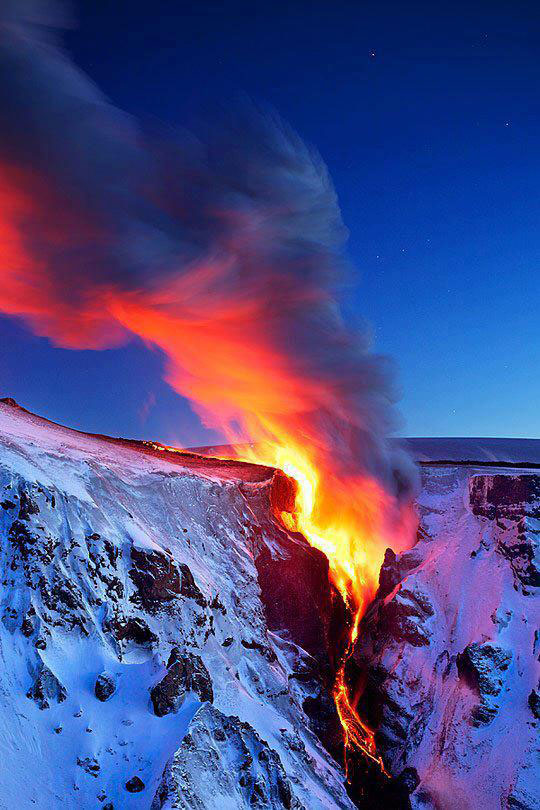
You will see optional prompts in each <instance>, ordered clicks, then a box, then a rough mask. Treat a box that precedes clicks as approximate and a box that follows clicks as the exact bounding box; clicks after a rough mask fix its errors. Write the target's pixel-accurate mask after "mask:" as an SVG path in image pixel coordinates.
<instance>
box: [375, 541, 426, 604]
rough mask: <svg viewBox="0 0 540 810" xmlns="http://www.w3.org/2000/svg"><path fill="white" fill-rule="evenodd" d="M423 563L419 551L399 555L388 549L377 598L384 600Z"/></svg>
mask: <svg viewBox="0 0 540 810" xmlns="http://www.w3.org/2000/svg"><path fill="white" fill-rule="evenodd" d="M421 561H422V558H421V556H420V555H419V553H418V551H417V550H415V549H411V551H406V552H404V553H403V554H400V555H397V554H395V552H393V551H392V549H391V548H387V549H386V552H385V555H384V560H383V564H382V566H381V570H380V573H379V590H378V592H377V596H378V597H379V598H381V599H384V597H385V596H388V595H389V594H390V593H392V591H393V590H394V588H395V587H396V586H397V585H399V583H400V582H401V581H402V580H403V579H404V577H405V576H406V575H407V574H408V573H409V571H413V570H414V569H415V568H417V567H418V565H420V563H421Z"/></svg>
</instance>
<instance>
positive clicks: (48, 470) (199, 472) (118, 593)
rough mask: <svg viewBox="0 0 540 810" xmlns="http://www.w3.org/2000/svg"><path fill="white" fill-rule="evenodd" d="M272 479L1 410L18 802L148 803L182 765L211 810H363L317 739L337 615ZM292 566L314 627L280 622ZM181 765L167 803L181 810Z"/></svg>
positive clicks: (10, 754)
mask: <svg viewBox="0 0 540 810" xmlns="http://www.w3.org/2000/svg"><path fill="white" fill-rule="evenodd" d="M273 475H274V473H273V471H272V470H270V469H268V468H260V467H255V466H253V465H242V464H240V463H237V462H221V461H216V460H206V459H203V458H200V457H197V456H194V455H193V454H186V455H184V454H182V453H172V452H171V453H170V452H168V451H167V450H166V449H165V448H160V447H159V446H154V445H147V444H143V443H136V442H123V441H117V440H108V439H106V438H104V437H92V436H87V435H84V434H80V433H76V432H74V431H69V430H66V429H64V428H60V427H58V426H55V425H52V424H51V423H48V422H46V421H45V420H41V419H39V418H37V417H34V416H32V415H31V414H28V413H27V412H25V411H23V410H22V409H18V408H13V407H12V406H10V405H5V404H0V503H1V504H2V506H1V508H0V536H1V538H2V539H3V542H2V543H0V555H1V560H0V563H1V569H0V570H1V571H2V577H1V579H0V594H1V597H0V599H1V609H0V618H1V621H0V648H1V650H2V667H1V668H0V724H2V729H3V734H4V738H5V739H8V740H9V741H10V742H9V744H8V745H6V746H5V747H4V749H3V761H2V768H1V769H0V796H1V797H2V802H3V803H4V804H5V805H6V806H10V807H11V806H19V807H34V808H36V810H40V808H41V809H42V810H45V809H46V808H49V807H56V806H62V807H66V808H67V810H70V809H71V810H75V808H77V810H94V808H96V807H97V806H100V807H103V808H116V810H118V808H127V807H128V806H131V805H132V804H133V806H135V804H137V806H138V807H150V805H151V804H152V802H153V800H154V797H156V801H160V799H159V795H160V791H161V787H160V785H161V784H162V776H163V772H164V769H165V766H166V764H167V762H171V760H172V761H173V762H174V761H175V758H176V762H177V763H186V767H189V768H192V769H193V770H192V771H191V776H192V778H193V780H194V782H193V784H192V786H191V787H192V789H193V790H194V794H193V795H194V796H196V799H197V801H199V802H200V806H202V807H204V808H205V810H221V808H222V807H223V806H225V805H224V804H223V803H222V799H223V800H226V803H225V804H226V806H228V807H238V808H244V807H246V808H247V807H250V808H251V807H253V806H257V803H259V806H268V807H276V808H277V807H291V808H298V810H299V808H300V807H302V806H303V807H306V808H308V807H309V810H323V808H327V807H336V808H342V809H343V810H351V808H352V807H353V805H352V803H351V801H350V800H349V798H348V796H347V793H346V790H345V784H344V773H343V770H342V768H341V766H340V762H338V761H336V760H335V759H333V758H332V757H331V756H330V754H329V753H328V752H327V751H326V750H325V748H324V745H323V743H322V742H321V740H324V742H325V744H327V745H328V740H329V728H330V727H331V726H332V724H334V728H335V721H336V718H335V716H332V717H330V715H331V714H332V709H333V703H332V701H331V696H330V693H329V688H330V684H331V679H332V672H333V669H332V667H333V664H332V660H333V656H334V646H333V630H332V622H333V621H334V619H333V616H334V615H336V613H337V612H338V611H339V610H340V609H341V610H343V604H342V603H341V606H340V602H339V600H338V599H337V598H336V596H335V593H334V591H333V589H332V588H331V586H330V584H329V581H328V568H327V563H326V560H325V559H324V557H323V556H322V555H321V554H319V553H318V552H312V550H311V549H310V548H309V547H308V546H307V544H306V543H305V541H304V540H303V539H302V538H299V537H294V536H291V535H288V534H287V533H286V532H284V531H283V530H282V529H281V528H280V527H279V526H278V524H277V523H276V522H275V519H274V509H279V506H280V504H281V503H284V504H286V503H287V497H288V496H287V493H288V492H289V490H290V482H289V479H287V478H286V477H283V479H282V481H281V483H280V482H279V479H276V480H274V478H273ZM276 481H277V484H276ZM288 482H289V483H288ZM259 557H260V559H261V561H262V560H264V572H262V573H261V578H260V581H259V571H258V569H257V566H256V564H255V560H256V559H258V558H259ZM286 570H287V571H288V573H287V576H288V577H289V580H290V582H291V584H292V574H293V571H294V580H295V581H294V589H295V590H294V599H293V598H292V597H291V599H289V602H288V605H289V608H291V607H293V606H294V609H295V610H297V611H303V612H302V614H301V615H302V621H301V622H298V621H296V617H295V621H291V622H290V623H288V622H287V615H286V613H284V614H282V615H281V618H282V619H283V621H271V618H270V617H271V616H272V615H274V616H275V615H276V611H275V610H274V614H272V613H271V610H269V608H268V606H269V605H271V604H272V601H273V602H274V604H276V603H277V601H278V599H283V598H284V593H283V590H282V586H283V583H282V579H281V577H282V575H283V574H284V572H285V571H286ZM261 571H262V569H261ZM261 583H262V584H261ZM274 589H275V591H276V595H273V590H274ZM291 590H292V587H291ZM295 600H296V601H295ZM304 600H305V603H306V604H303V601H304ZM288 624H290V627H289V626H288ZM295 640H296V641H295ZM302 643H305V644H306V645H308V646H310V650H311V653H312V654H311V655H310V654H308V652H306V651H305V650H303V649H302V647H301V644H302ZM301 662H302V663H301ZM308 672H309V675H308ZM303 678H304V679H303ZM42 710H43V711H42ZM205 718H206V719H205ZM208 718H214V720H212V722H211V724H210V726H211V728H212V729H213V730H212V735H211V740H212V743H211V746H210V748H203V747H199V748H197V745H199V746H203V745H204V746H206V745H207V743H208V739H207V738H206V736H205V735H206V732H205V731H204V729H203V727H204V726H205V723H207V720H208ZM216 718H218V719H216ZM197 729H200V732H198V731H197ZM214 731H215V735H216V736H215V739H214V736H213V733H214ZM338 732H339V728H338ZM339 733H340V732H339ZM220 734H223V735H224V738H225V739H224V740H221V741H220V740H219V737H220ZM317 734H319V735H320V736H317ZM190 740H191V742H190ZM194 740H195V741H198V743H197V744H195V743H194ZM36 751H39V752H42V753H41V754H40V756H39V757H37V756H36ZM43 752H46V754H45V753H43ZM177 752H179V753H178V754H177ZM249 757H251V758H252V760H253V761H252V762H251V763H250V762H249ZM239 758H241V759H242V763H243V766H242V770H241V772H240V773H237V771H236V770H235V769H236V767H237V765H239V763H240V759H239ZM196 768H199V769H203V770H202V771H201V773H202V772H206V774H207V782H205V781H204V780H200V781H199V780H198V779H197V773H196ZM173 771H174V779H173V782H172V783H171V785H172V786H171V792H170V795H169V799H168V800H167V801H168V802H169V804H165V805H164V807H167V808H169V807H172V806H175V807H178V806H183V805H182V804H180V805H179V804H178V802H181V801H183V799H182V797H181V795H180V792H179V791H180V789H181V785H183V781H182V780H183V779H184V775H183V773H182V772H181V770H178V767H175V768H173V770H172V771H171V773H173ZM21 773H24V774H30V775H31V778H25V779H24V780H21V778H20V774H21ZM52 773H53V774H54V779H51V774H52ZM216 785H219V786H220V787H219V790H218V789H217V788H216V787H215V786H216ZM223 791H225V793H223ZM227 791H229V795H226V794H227ZM194 800H195V799H194ZM2 802H0V803H2ZM215 802H218V803H217V804H216V803H215ZM265 802H266V805H265V804H264V803H265Z"/></svg>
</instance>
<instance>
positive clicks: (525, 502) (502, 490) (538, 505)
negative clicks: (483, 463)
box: [469, 474, 540, 520]
mask: <svg viewBox="0 0 540 810" xmlns="http://www.w3.org/2000/svg"><path fill="white" fill-rule="evenodd" d="M469 498H470V503H471V508H472V511H473V513H474V514H475V515H482V516H483V517H487V518H489V519H490V520H495V519H496V518H508V519H510V520H516V519H517V520H519V519H521V518H522V517H523V515H524V514H528V515H531V516H533V517H540V475H533V474H526V475H473V476H471V478H470V481H469Z"/></svg>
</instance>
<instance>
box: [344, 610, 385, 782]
mask: <svg viewBox="0 0 540 810" xmlns="http://www.w3.org/2000/svg"><path fill="white" fill-rule="evenodd" d="M361 618H362V609H361V608H359V609H358V610H357V611H356V614H355V617H354V623H353V628H352V630H351V635H350V638H349V643H348V645H347V648H346V650H345V654H344V656H343V660H342V662H341V665H340V667H339V669H338V671H337V674H336V681H335V684H334V693H333V696H334V701H335V704H336V709H337V713H338V716H339V720H340V722H341V726H342V728H343V737H344V745H345V758H344V759H345V761H344V765H345V774H346V776H347V779H348V778H349V763H348V757H347V755H348V752H349V751H359V752H360V753H361V754H363V755H364V756H365V757H367V758H368V759H370V760H371V761H372V762H375V763H376V764H377V765H378V766H379V768H380V769H381V771H382V773H383V774H384V775H385V776H389V774H388V772H387V771H386V768H385V767H384V763H383V761H382V757H380V756H379V755H378V754H377V746H376V745H375V735H374V733H373V732H372V731H371V729H370V728H368V726H367V725H366V724H365V723H363V722H362V720H361V719H360V717H359V715H358V712H357V711H356V709H355V708H354V706H353V704H352V700H351V696H350V694H349V690H348V689H347V683H346V680H345V669H346V666H347V661H348V660H349V658H350V656H351V655H352V652H353V648H354V643H355V641H356V639H357V637H358V625H359V623H360V619H361Z"/></svg>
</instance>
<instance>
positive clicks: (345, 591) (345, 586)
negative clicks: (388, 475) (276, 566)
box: [242, 445, 388, 777]
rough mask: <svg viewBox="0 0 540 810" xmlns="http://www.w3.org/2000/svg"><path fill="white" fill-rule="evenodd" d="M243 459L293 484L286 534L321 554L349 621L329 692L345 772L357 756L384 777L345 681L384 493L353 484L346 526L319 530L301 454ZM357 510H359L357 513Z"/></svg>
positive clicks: (315, 484) (374, 564)
mask: <svg viewBox="0 0 540 810" xmlns="http://www.w3.org/2000/svg"><path fill="white" fill-rule="evenodd" d="M242 455H243V457H244V458H245V459H246V460H248V459H249V460H251V461H256V462H258V463H265V464H271V465H272V466H276V467H278V468H279V469H281V470H283V472H285V473H286V474H287V475H289V476H290V477H291V478H293V479H294V480H295V481H296V483H297V493H296V503H295V510H294V512H282V513H281V515H280V517H281V520H282V522H283V524H284V525H285V527H286V528H287V529H290V530H293V531H299V532H301V533H302V534H303V535H304V536H305V537H306V539H307V540H308V541H309V542H310V544H311V545H313V546H315V547H316V548H318V549H320V550H321V551H323V552H324V554H325V555H326V556H327V558H328V561H329V564H330V572H331V577H332V579H333V581H334V583H335V584H336V586H337V587H338V589H339V590H340V592H341V594H342V596H343V599H344V601H345V603H346V604H347V605H348V607H349V608H350V610H351V612H352V614H353V617H354V619H353V623H352V627H351V632H350V636H349V640H348V643H347V646H346V649H345V653H344V655H343V658H342V661H341V663H340V666H339V668H338V671H337V674H336V679H335V683H334V690H333V697H334V701H335V704H336V709H337V712H338V716H339V719H340V722H341V725H342V728H343V737H344V746H345V771H346V773H347V777H348V754H349V753H350V752H360V753H361V754H363V755H364V756H365V757H367V758H368V759H369V760H371V761H372V762H374V763H376V764H377V765H378V766H379V768H380V770H381V771H382V773H383V774H385V775H386V776H388V773H387V772H386V769H385V767H384V763H383V761H382V758H381V757H380V756H379V755H378V754H377V748H376V744H375V736H374V733H373V731H372V730H371V729H370V728H369V727H368V726H367V725H366V724H365V723H364V722H363V721H362V720H361V718H360V716H359V715H358V712H357V711H356V708H355V706H354V701H353V698H352V696H351V694H350V691H349V689H348V687H347V683H346V676H345V669H346V665H347V661H348V659H349V658H350V656H351V655H352V652H353V649H354V644H355V642H356V639H357V637H358V629H359V625H360V620H361V618H362V616H363V613H364V611H365V609H366V607H367V605H368V604H369V601H370V599H371V598H372V596H373V595H374V591H375V587H376V585H375V583H376V581H377V575H378V571H379V569H380V564H381V562H382V560H381V550H382V548H383V545H382V544H381V542H379V543H377V544H376V545H375V546H374V544H373V542H372V539H373V538H369V536H368V535H367V533H368V532H369V531H374V530H378V531H382V529H383V527H382V525H381V523H380V521H381V518H382V516H383V514H384V509H383V508H382V505H383V500H384V494H383V493H382V492H381V491H380V490H379V488H378V487H377V485H376V484H375V483H374V482H373V481H367V480H366V481H363V482H360V481H357V482H356V488H352V489H351V490H350V492H349V493H347V494H348V496H349V497H350V498H351V501H352V503H353V504H357V508H356V509H354V511H349V512H348V518H349V520H350V522H349V523H340V524H338V523H332V521H331V519H328V521H327V522H326V524H325V525H324V527H323V526H321V525H320V524H319V523H318V520H322V515H321V512H320V508H319V509H318V508H317V507H318V505H319V502H318V499H317V495H318V492H319V487H320V482H319V476H318V474H317V471H316V469H315V468H314V467H313V466H311V465H310V463H309V460H308V458H307V454H306V453H305V452H301V451H296V452H294V453H293V452H291V450H290V449H288V448H284V447H281V446H279V445H274V446H273V447H270V446H267V447H266V448H265V449H264V450H261V448H260V447H258V448H257V449H251V450H250V451H248V453H247V454H246V453H245V452H244V453H243V454H242ZM335 494H336V495H338V493H335ZM323 503H324V499H323ZM338 503H339V498H338ZM360 505H363V507H362V508H360ZM343 507H344V504H342V508H343ZM337 515H339V510H338V511H337ZM328 517H329V516H328ZM363 539H365V540H366V542H365V544H363V543H362V540H363ZM368 541H369V542H368ZM366 548H371V550H372V554H371V556H368V554H367V553H366ZM374 548H378V549H379V553H373V549H374Z"/></svg>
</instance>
